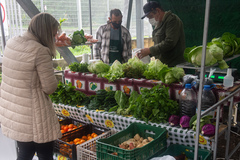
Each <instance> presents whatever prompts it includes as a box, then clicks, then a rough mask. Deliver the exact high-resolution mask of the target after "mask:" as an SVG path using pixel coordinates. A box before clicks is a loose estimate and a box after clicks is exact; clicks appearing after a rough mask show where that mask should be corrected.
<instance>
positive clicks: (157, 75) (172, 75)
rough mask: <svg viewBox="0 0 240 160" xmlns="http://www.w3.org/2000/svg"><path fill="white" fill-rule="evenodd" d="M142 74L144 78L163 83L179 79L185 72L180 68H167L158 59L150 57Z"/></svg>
mask: <svg viewBox="0 0 240 160" xmlns="http://www.w3.org/2000/svg"><path fill="white" fill-rule="evenodd" d="M143 75H144V76H146V79H155V80H161V81H162V82H163V83H166V84H171V83H173V82H178V81H180V80H181V79H182V77H183V76H184V75H185V72H184V70H183V69H182V68H178V67H173V68H169V67H168V66H167V65H166V64H163V63H162V62H161V61H160V60H159V59H155V58H151V61H150V63H149V64H148V65H147V69H146V70H145V71H144V73H143Z"/></svg>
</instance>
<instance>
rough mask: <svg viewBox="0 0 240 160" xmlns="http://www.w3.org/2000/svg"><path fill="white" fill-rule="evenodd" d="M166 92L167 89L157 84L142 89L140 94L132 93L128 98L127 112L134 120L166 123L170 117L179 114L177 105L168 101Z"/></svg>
mask: <svg viewBox="0 0 240 160" xmlns="http://www.w3.org/2000/svg"><path fill="white" fill-rule="evenodd" d="M168 90H169V88H168V87H165V86H164V85H161V84H159V85H156V86H154V87H153V88H151V89H147V88H144V89H142V90H141V94H138V93H137V92H136V91H133V92H132V94H131V95H130V98H129V110H130V111H131V112H133V116H134V117H135V118H137V119H140V120H143V121H146V122H148V121H150V122H153V123H163V122H167V120H168V118H169V117H170V116H171V115H173V114H178V113H179V107H178V103H177V102H176V101H174V100H171V99H170V97H169V93H168Z"/></svg>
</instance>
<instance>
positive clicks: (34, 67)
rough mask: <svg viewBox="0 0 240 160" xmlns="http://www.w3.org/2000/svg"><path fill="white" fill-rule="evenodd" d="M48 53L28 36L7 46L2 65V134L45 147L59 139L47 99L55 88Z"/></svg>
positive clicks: (27, 34) (53, 112) (57, 125)
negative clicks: (47, 143) (45, 144)
mask: <svg viewBox="0 0 240 160" xmlns="http://www.w3.org/2000/svg"><path fill="white" fill-rule="evenodd" d="M57 84H58V82H57V80H56V77H55V76H54V70H53V64H52V58H51V54H50V50H49V49H48V48H47V47H44V46H43V45H41V44H40V43H39V42H38V40H37V39H36V38H35V37H34V36H33V35H32V34H31V33H29V32H26V33H24V35H23V36H18V37H15V38H13V39H10V40H9V41H8V42H7V45H6V48H5V51H4V57H3V63H2V84H1V91H0V92H1V97H0V122H1V127H2V133H3V134H4V135H5V136H7V137H9V138H11V139H14V140H17V141H20V142H30V141H34V142H36V143H45V142H50V141H53V140H56V139H57V138H60V137H61V132H60V126H59V122H58V119H57V116H56V114H55V111H54V108H53V106H52V102H51V100H50V98H49V97H48V95H49V94H51V93H53V92H54V91H55V90H56V88H57Z"/></svg>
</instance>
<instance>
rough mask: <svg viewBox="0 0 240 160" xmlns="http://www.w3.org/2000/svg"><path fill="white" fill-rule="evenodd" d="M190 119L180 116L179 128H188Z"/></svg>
mask: <svg viewBox="0 0 240 160" xmlns="http://www.w3.org/2000/svg"><path fill="white" fill-rule="evenodd" d="M190 119H191V118H190V117H189V116H186V115H185V116H182V117H181V119H180V126H181V127H182V128H189V122H190Z"/></svg>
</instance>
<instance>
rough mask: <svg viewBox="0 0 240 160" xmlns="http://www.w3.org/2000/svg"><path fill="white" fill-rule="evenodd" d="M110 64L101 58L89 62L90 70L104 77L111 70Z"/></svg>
mask: <svg viewBox="0 0 240 160" xmlns="http://www.w3.org/2000/svg"><path fill="white" fill-rule="evenodd" d="M109 68H110V66H109V65H108V64H106V63H103V61H101V60H99V61H96V62H93V63H91V64H89V66H88V70H89V71H90V72H91V73H95V74H97V76H98V77H103V76H104V74H106V73H107V72H108V71H109Z"/></svg>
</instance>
